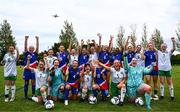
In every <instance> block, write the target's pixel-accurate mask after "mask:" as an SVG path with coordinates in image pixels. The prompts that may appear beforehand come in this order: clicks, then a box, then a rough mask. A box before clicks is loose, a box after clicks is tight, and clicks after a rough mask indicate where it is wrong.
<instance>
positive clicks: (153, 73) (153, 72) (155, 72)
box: [145, 70, 158, 76]
mask: <svg viewBox="0 0 180 112" xmlns="http://www.w3.org/2000/svg"><path fill="white" fill-rule="evenodd" d="M145 75H151V76H158V71H157V70H153V71H152V72H150V73H149V74H145Z"/></svg>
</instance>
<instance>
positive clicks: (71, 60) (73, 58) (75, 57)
mask: <svg viewBox="0 0 180 112" xmlns="http://www.w3.org/2000/svg"><path fill="white" fill-rule="evenodd" d="M74 60H77V61H78V55H70V61H69V63H70V65H72V64H73V61H74Z"/></svg>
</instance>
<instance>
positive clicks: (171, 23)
mask: <svg viewBox="0 0 180 112" xmlns="http://www.w3.org/2000/svg"><path fill="white" fill-rule="evenodd" d="M179 6H180V3H179V2H178V0H174V1H172V0H133V1H132V0H51V1H49V0H26V1H25V0H13V1H9V0H7V1H4V0H0V21H2V20H3V19H7V20H8V21H9V22H10V24H11V25H12V30H13V34H14V36H15V37H16V40H17V43H18V46H19V48H20V50H21V51H22V50H23V44H24V42H23V41H24V38H23V37H24V36H25V35H30V36H31V39H30V44H34V41H35V40H33V39H34V38H32V37H34V36H35V35H39V36H40V50H41V51H42V50H44V49H47V47H48V46H51V45H52V44H53V43H54V42H56V41H58V35H59V33H60V29H62V25H63V21H64V20H66V19H68V20H69V21H70V22H72V23H73V25H74V29H75V32H76V34H77V37H78V39H79V40H80V39H82V38H86V39H87V38H90V39H91V38H94V39H95V38H97V37H96V34H97V32H101V33H102V34H103V36H104V41H103V42H104V44H105V43H106V44H107V43H108V38H109V35H110V34H113V35H115V36H116V33H117V31H118V28H119V26H120V25H123V26H124V27H125V29H126V36H127V35H129V34H130V28H129V26H130V25H131V24H137V36H138V39H140V37H141V33H142V25H143V23H147V25H148V32H149V33H148V34H149V36H150V35H151V34H152V32H153V30H154V29H155V28H158V29H160V30H161V33H162V35H163V37H164V39H165V41H166V42H168V41H169V40H170V39H169V37H171V36H175V32H174V30H175V28H176V24H177V22H178V21H180V15H179V13H180V8H179ZM55 13H57V14H59V15H60V18H56V19H55V18H53V17H52V16H51V15H53V14H55ZM107 37H108V38H107ZM169 45H170V43H169Z"/></svg>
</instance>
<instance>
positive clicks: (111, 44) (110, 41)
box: [109, 35, 114, 52]
mask: <svg viewBox="0 0 180 112" xmlns="http://www.w3.org/2000/svg"><path fill="white" fill-rule="evenodd" d="M113 38H114V37H113V36H112V35H110V40H109V52H110V51H111V50H112V46H113V43H112V42H113Z"/></svg>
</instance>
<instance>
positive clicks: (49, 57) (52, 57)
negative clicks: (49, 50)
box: [45, 56, 57, 68]
mask: <svg viewBox="0 0 180 112" xmlns="http://www.w3.org/2000/svg"><path fill="white" fill-rule="evenodd" d="M55 59H57V57H55V56H47V62H48V64H49V67H50V68H52V67H53V62H54V60H55ZM45 68H47V64H46V61H45Z"/></svg>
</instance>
